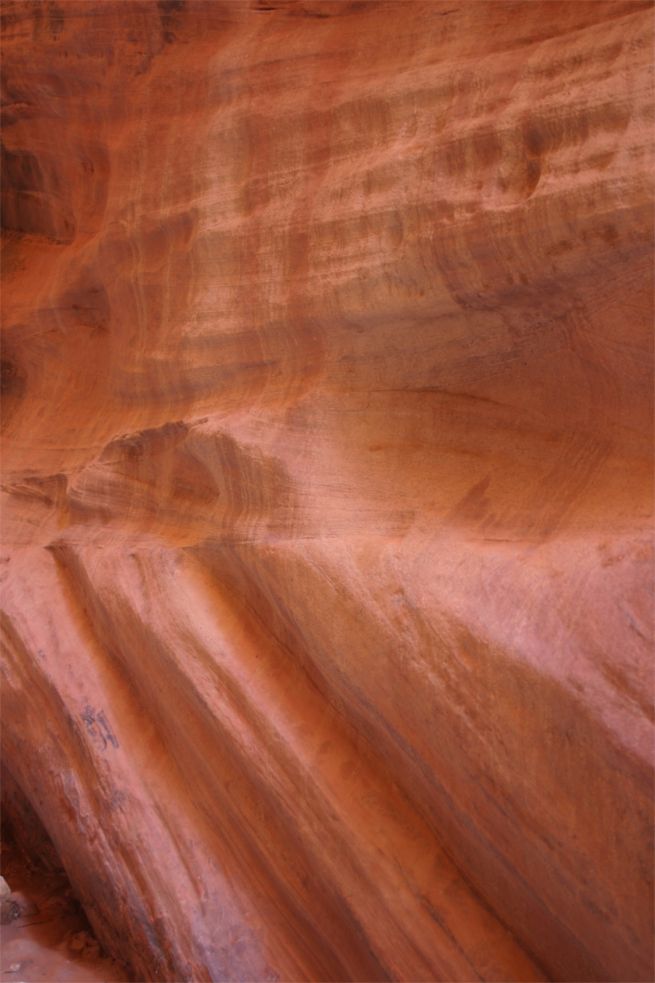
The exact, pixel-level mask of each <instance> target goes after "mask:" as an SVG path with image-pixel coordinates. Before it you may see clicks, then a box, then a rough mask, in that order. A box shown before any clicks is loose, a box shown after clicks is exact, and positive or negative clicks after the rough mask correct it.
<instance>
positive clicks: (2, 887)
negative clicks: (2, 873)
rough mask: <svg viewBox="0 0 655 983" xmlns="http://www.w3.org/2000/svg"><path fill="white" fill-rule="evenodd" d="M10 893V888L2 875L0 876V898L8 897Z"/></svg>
mask: <svg viewBox="0 0 655 983" xmlns="http://www.w3.org/2000/svg"><path fill="white" fill-rule="evenodd" d="M10 894H11V888H10V887H9V885H8V884H7V882H6V880H5V879H4V877H0V898H8V897H9V895H10Z"/></svg>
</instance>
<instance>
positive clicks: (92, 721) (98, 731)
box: [82, 704, 119, 751]
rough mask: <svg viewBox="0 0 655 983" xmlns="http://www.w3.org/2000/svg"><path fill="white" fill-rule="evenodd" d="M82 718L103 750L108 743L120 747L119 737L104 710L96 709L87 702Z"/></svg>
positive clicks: (88, 730) (90, 733)
mask: <svg viewBox="0 0 655 983" xmlns="http://www.w3.org/2000/svg"><path fill="white" fill-rule="evenodd" d="M82 720H83V721H84V723H85V725H86V729H87V733H88V734H89V735H90V737H91V738H92V739H93V741H94V743H95V744H97V745H99V746H101V749H102V750H103V751H105V750H106V749H107V745H108V744H111V745H112V747H115V748H117V747H119V744H118V738H117V737H116V735H115V734H114V732H113V731H112V729H111V727H110V726H109V723H108V722H107V718H106V717H105V713H104V710H94V709H93V707H92V706H89V705H88V704H87V706H85V707H84V712H83V713H82Z"/></svg>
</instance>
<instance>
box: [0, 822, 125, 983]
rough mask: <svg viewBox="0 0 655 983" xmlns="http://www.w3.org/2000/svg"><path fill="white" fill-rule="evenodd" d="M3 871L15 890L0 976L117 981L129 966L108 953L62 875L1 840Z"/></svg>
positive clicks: (1, 936) (6, 912)
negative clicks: (34, 863) (34, 865)
mask: <svg viewBox="0 0 655 983" xmlns="http://www.w3.org/2000/svg"><path fill="white" fill-rule="evenodd" d="M2 875H3V877H4V878H5V880H6V882H7V884H8V885H9V887H10V889H11V894H10V895H9V896H8V897H7V898H6V899H4V900H3V903H2V922H3V924H2V925H1V926H0V943H1V944H0V974H1V978H2V980H3V981H5V980H6V981H11V983H14V981H16V983H64V981H65V983H69V981H70V983H73V981H74V983H96V981H103V983H114V981H119V980H121V981H122V980H127V979H128V977H127V976H126V974H125V972H124V970H123V969H122V967H121V966H119V965H118V964H117V963H116V962H114V960H112V959H109V958H107V957H106V956H104V955H103V953H102V950H101V949H100V946H99V944H98V942H97V941H96V940H95V939H94V937H93V935H92V933H91V930H90V927H89V924H88V922H87V920H86V918H85V916H84V913H83V912H82V910H81V908H80V907H79V905H78V904H77V903H76V901H75V899H74V898H73V897H72V892H71V889H70V885H69V883H68V881H67V880H66V878H65V877H64V876H63V875H62V874H61V873H52V872H49V871H45V870H37V869H35V868H32V867H30V865H29V864H28V862H27V861H26V860H25V859H24V857H23V856H22V854H21V853H20V852H19V851H18V850H17V849H16V848H15V847H14V846H13V845H11V844H8V843H6V842H3V843H2Z"/></svg>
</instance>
